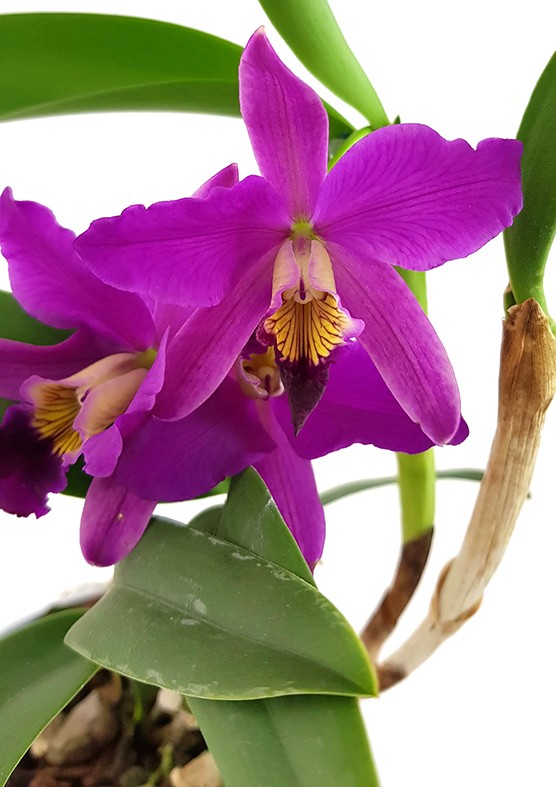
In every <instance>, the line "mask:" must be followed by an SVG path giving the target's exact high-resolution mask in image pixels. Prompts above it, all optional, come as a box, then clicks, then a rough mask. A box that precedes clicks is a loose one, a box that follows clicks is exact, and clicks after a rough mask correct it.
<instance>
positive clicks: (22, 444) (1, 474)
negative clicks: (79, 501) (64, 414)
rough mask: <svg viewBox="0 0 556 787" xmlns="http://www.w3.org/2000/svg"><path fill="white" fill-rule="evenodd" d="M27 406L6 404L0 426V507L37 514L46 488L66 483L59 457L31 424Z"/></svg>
mask: <svg viewBox="0 0 556 787" xmlns="http://www.w3.org/2000/svg"><path fill="white" fill-rule="evenodd" d="M31 421H32V412H31V409H30V408H28V407H25V406H19V405H15V406H14V407H10V408H8V410H6V414H5V416H4V421H3V423H2V425H1V426H0V508H1V509H3V510H4V511H7V512H8V513H9V514H16V515H17V516H29V515H30V514H35V516H36V517H41V516H43V515H44V514H46V513H48V511H49V510H50V509H49V508H48V506H47V504H46V502H47V497H48V494H49V493H50V492H61V491H62V489H64V488H65V486H66V483H67V481H66V475H65V473H64V469H63V466H62V460H61V459H60V457H59V456H55V455H54V454H53V453H52V451H51V444H50V441H49V440H41V439H40V438H39V435H38V433H37V431H36V430H35V429H34V428H33V426H32V423H31Z"/></svg>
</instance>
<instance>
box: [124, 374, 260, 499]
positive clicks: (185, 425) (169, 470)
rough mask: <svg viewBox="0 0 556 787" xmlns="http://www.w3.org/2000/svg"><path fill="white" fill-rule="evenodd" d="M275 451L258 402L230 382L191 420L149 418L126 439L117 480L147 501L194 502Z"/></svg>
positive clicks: (197, 411)
mask: <svg viewBox="0 0 556 787" xmlns="http://www.w3.org/2000/svg"><path fill="white" fill-rule="evenodd" d="M273 448H274V442H273V441H272V439H271V438H270V437H269V436H268V434H267V433H266V431H265V429H264V428H263V426H262V424H261V422H260V419H259V416H258V414H257V410H256V407H255V402H254V401H253V400H251V399H248V398H247V397H246V396H245V395H244V394H243V392H242V391H241V389H240V387H239V385H238V384H237V383H236V382H235V380H233V379H231V378H227V379H226V380H224V382H223V383H222V385H221V386H220V387H219V388H218V390H217V391H216V392H215V393H214V394H213V395H212V396H211V397H210V399H208V400H207V401H206V402H205V403H204V404H203V405H201V407H199V408H197V409H196V410H195V411H194V412H193V413H191V415H189V416H187V418H183V419H181V420H179V421H161V420H159V419H158V418H155V417H152V418H150V419H149V420H147V421H146V423H145V424H144V425H143V426H142V427H141V428H140V429H138V430H137V431H136V432H135V433H134V434H133V435H132V436H130V437H129V438H128V439H127V440H126V441H125V444H124V450H123V452H122V455H121V457H120V461H119V463H118V467H117V470H116V473H115V478H116V480H117V481H118V482H119V483H121V484H124V485H125V486H127V487H129V488H130V489H131V490H134V491H136V492H141V494H143V495H146V496H147V497H154V496H156V497H157V499H158V500H164V501H172V500H189V499H190V498H193V497H197V496H198V495H201V494H204V493H205V492H208V491H209V489H212V488H213V487H214V486H216V484H218V483H220V481H222V480H223V479H224V478H226V477H228V476H230V475H234V474H235V473H239V472H240V471H241V470H244V469H245V468H246V467H249V465H251V464H253V463H254V462H256V461H258V460H259V459H261V457H262V456H264V455H265V454H267V453H268V452H269V451H272V450H273Z"/></svg>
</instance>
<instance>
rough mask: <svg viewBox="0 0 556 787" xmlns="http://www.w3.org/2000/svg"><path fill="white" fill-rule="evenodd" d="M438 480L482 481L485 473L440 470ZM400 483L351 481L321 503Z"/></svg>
mask: <svg viewBox="0 0 556 787" xmlns="http://www.w3.org/2000/svg"><path fill="white" fill-rule="evenodd" d="M436 478H437V479H438V480H439V481H440V480H442V479H446V480H448V481H457V480H459V481H482V479H483V471H482V470H473V469H471V468H469V469H468V468H462V469H461V470H438V471H437V472H436ZM397 482H398V476H396V475H390V476H384V477H382V478H364V479H362V480H361V481H349V482H348V483H346V484H340V485H339V486H335V487H333V488H332V489H327V490H326V492H323V493H322V494H321V495H320V499H321V503H322V504H323V505H325V506H326V505H328V504H329V503H334V502H335V501H336V500H341V499H342V498H343V497H348V495H355V494H357V493H358V492H366V491H367V490H368V489H378V487H381V486H390V485H391V484H396V483H397Z"/></svg>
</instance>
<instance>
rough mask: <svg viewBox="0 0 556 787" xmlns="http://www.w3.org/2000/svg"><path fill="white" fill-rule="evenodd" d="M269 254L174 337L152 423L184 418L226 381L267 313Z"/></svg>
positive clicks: (270, 280) (197, 312) (269, 290)
mask: <svg viewBox="0 0 556 787" xmlns="http://www.w3.org/2000/svg"><path fill="white" fill-rule="evenodd" d="M275 254H276V249H275V250H273V251H272V252H271V253H270V254H268V255H267V256H266V257H265V258H263V259H262V260H259V261H258V263H257V265H256V266H255V265H254V266H253V267H252V270H251V271H250V274H249V275H245V276H244V277H243V278H242V279H240V280H239V281H238V283H237V284H236V286H235V287H234V288H233V289H232V290H231V291H230V293H229V294H228V295H227V296H226V297H225V298H224V300H223V301H222V302H221V303H220V304H218V306H212V307H210V308H205V309H198V310H197V311H196V312H195V313H194V314H193V315H192V316H191V317H190V318H189V320H188V321H187V322H186V324H185V325H184V326H183V328H182V329H181V331H180V332H179V333H178V334H177V335H176V336H175V338H174V340H173V341H172V343H171V344H170V346H169V348H168V354H167V371H166V381H167V382H166V384H165V385H164V388H163V389H162V391H161V392H160V395H159V397H158V399H157V402H156V407H155V410H154V413H155V415H156V416H157V417H158V418H162V419H165V420H175V419H177V418H183V417H185V416H186V415H189V413H191V412H192V411H193V410H194V409H195V408H196V407H198V406H199V405H200V404H202V403H203V402H204V401H205V400H206V399H208V397H209V396H210V395H211V394H212V393H213V392H214V391H215V390H216V388H217V387H218V386H219V385H220V383H221V382H222V380H223V379H224V377H226V375H227V374H228V372H229V371H230V369H231V368H232V366H233V365H234V363H235V362H236V359H237V358H238V357H239V355H240V353H241V351H242V350H243V348H244V346H245V345H246V344H247V342H248V341H249V339H250V338H251V335H252V333H253V331H254V330H255V328H256V327H257V325H258V323H259V322H260V320H261V319H262V317H263V315H264V314H265V312H266V311H267V309H268V305H269V303H270V297H271V282H272V274H271V271H272V268H271V264H272V260H273V259H274V256H275Z"/></svg>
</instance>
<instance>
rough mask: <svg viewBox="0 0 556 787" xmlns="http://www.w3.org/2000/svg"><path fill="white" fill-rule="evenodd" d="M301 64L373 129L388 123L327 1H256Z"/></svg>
mask: <svg viewBox="0 0 556 787" xmlns="http://www.w3.org/2000/svg"><path fill="white" fill-rule="evenodd" d="M259 3H260V4H261V5H262V7H263V8H264V10H265V11H266V13H267V14H268V17H269V19H270V21H271V22H272V24H273V25H274V26H275V27H276V29H277V30H278V32H279V33H280V35H281V36H282V38H283V39H284V41H286V43H287V44H288V46H290V47H291V49H292V50H293V51H294V52H295V54H296V55H297V57H298V58H299V59H300V60H301V62H302V63H303V64H304V65H305V66H306V67H307V68H308V69H309V71H311V73H312V74H314V75H315V76H316V77H317V79H319V80H320V81H321V82H322V84H323V85H326V87H328V88H329V89H330V90H332V92H333V93H335V94H336V95H337V96H339V97H340V98H342V99H343V100H344V101H346V102H347V103H348V104H351V106H352V107H355V109H357V110H358V111H359V112H361V114H362V115H363V116H364V117H366V118H367V120H368V121H369V123H370V124H371V126H372V127H373V128H381V127H382V126H387V125H388V123H389V121H388V118H387V116H386V113H385V111H384V108H383V107H382V104H381V103H380V101H379V98H378V96H377V94H376V92H375V90H374V88H373V86H372V85H371V83H370V82H369V79H368V78H367V75H366V74H365V72H364V71H363V69H362V68H361V66H360V65H359V62H358V61H357V59H356V57H355V55H354V54H353V52H352V51H351V49H350V48H349V46H348V44H347V42H346V40H345V38H344V36H343V34H342V31H341V30H340V28H339V27H338V23H337V22H336V19H335V18H334V14H333V13H332V11H331V9H330V6H329V5H328V2H327V0H259Z"/></svg>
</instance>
